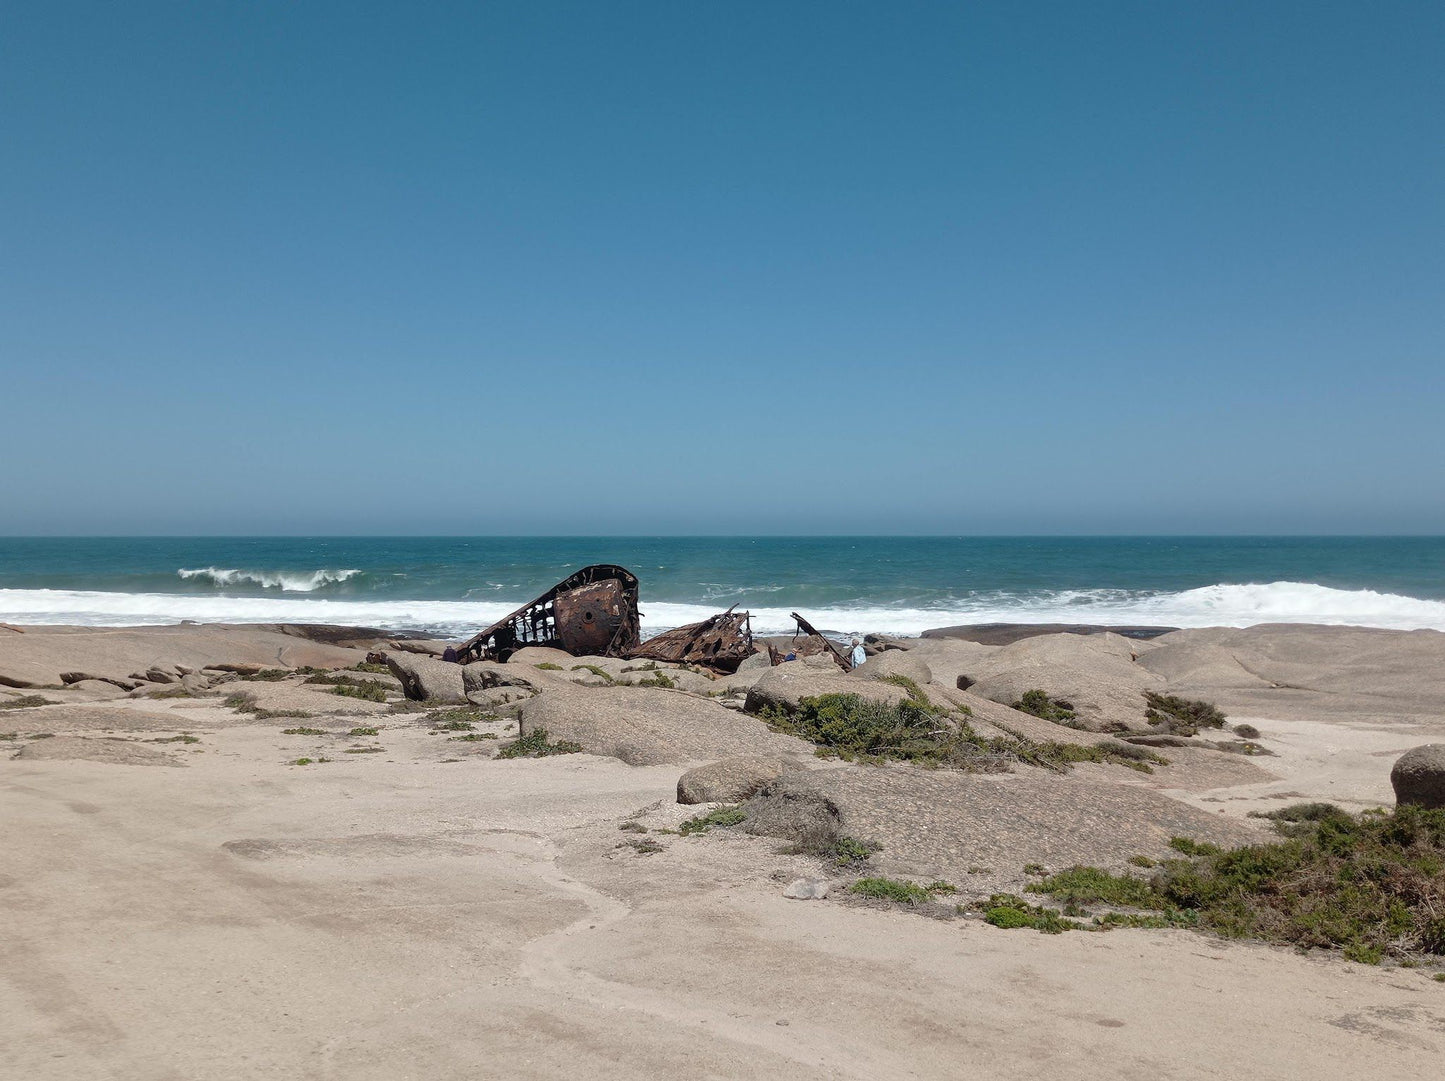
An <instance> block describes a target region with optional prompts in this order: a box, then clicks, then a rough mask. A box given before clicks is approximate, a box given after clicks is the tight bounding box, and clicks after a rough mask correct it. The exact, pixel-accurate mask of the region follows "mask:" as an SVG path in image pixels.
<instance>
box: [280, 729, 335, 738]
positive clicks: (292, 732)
mask: <svg viewBox="0 0 1445 1081" xmlns="http://www.w3.org/2000/svg"><path fill="white" fill-rule="evenodd" d="M281 734H282V735H283V736H324V735H326V730H325V729H322V728H283V729H281Z"/></svg>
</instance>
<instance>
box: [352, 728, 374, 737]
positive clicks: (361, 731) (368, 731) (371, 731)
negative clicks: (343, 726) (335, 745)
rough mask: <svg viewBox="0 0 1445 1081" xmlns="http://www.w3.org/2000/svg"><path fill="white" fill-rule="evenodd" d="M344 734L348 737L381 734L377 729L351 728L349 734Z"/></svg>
mask: <svg viewBox="0 0 1445 1081" xmlns="http://www.w3.org/2000/svg"><path fill="white" fill-rule="evenodd" d="M346 734H347V735H348V736H377V735H380V734H381V729H379V728H353V729H352V730H351V731H350V732H348V733H346Z"/></svg>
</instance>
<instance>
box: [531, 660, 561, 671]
mask: <svg viewBox="0 0 1445 1081" xmlns="http://www.w3.org/2000/svg"><path fill="white" fill-rule="evenodd" d="M532 667H533V668H540V669H541V670H542V671H544V672H560V671H562V666H561V665H560V664H553V663H552V662H551V661H543V662H542V663H541V664H534V665H532Z"/></svg>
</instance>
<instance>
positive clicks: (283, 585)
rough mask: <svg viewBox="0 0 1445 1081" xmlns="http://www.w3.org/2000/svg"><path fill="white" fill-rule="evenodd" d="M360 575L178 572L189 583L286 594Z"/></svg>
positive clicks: (215, 569)
mask: <svg viewBox="0 0 1445 1081" xmlns="http://www.w3.org/2000/svg"><path fill="white" fill-rule="evenodd" d="M360 573H361V571H359V570H344V571H331V570H319V571H311V572H309V573H306V572H303V573H300V574H290V573H287V572H286V571H275V572H272V571H242V570H235V569H232V568H223V567H195V568H187V567H182V568H181V569H180V570H178V571H176V575H177V577H180V578H184V579H187V580H200V581H203V582H211V583H213V584H214V585H218V586H237V585H244V584H246V583H248V582H249V583H251V584H252V585H258V586H261V587H262V588H263V589H279V590H281V591H282V592H283V593H310V592H312V591H314V590H317V589H320V588H321V587H322V586H324V585H330V584H331V583H332V582H344V581H346V580H347V579H348V578H355V577H356V576H357V575H358V574H360Z"/></svg>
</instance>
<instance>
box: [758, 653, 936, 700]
mask: <svg viewBox="0 0 1445 1081" xmlns="http://www.w3.org/2000/svg"><path fill="white" fill-rule="evenodd" d="M820 694H860V695H862V696H863V697H864V698H871V699H874V700H876V701H879V702H888V703H890V704H894V705H896V704H897V703H899V702H902V701H903V700H904V699H906V698H907V697H908V692H907V691H905V690H904V689H903V688H902V687H896V686H894V685H893V684H891V683H879V682H877V681H876V680H870V679H859V678H858V677H857V676H852V675H844V674H843V673H842V672H839V671H838V670H837V668H836V666H835V667H833V668H832V670H831V671H830V670H827V669H821V668H813V667H811V666H809V665H807V664H805V663H803V662H801V661H789V662H788V663H787V664H780V665H778V666H777V667H776V668H773V669H771V670H769V671H768V672H765V673H764V674H763V676H762V678H761V679H759V680H758V681H757V682H756V683H754V684H753V685H752V686H751V687H749V688H748V699H747V711H748V712H749V713H762V712H764V711H765V710H769V709H780V710H782V711H783V712H785V713H792V712H794V711H795V710H797V708H798V703H799V702H800V701H802V699H804V698H815V697H817V696H818V695H820Z"/></svg>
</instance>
